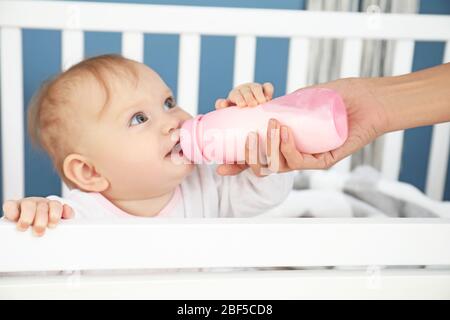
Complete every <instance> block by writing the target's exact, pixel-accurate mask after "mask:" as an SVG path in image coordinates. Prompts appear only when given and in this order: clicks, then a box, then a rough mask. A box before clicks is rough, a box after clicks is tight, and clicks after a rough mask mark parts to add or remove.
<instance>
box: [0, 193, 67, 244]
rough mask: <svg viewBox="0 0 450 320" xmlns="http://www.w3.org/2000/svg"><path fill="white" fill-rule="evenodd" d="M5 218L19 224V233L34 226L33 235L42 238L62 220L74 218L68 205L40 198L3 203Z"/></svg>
mask: <svg viewBox="0 0 450 320" xmlns="http://www.w3.org/2000/svg"><path fill="white" fill-rule="evenodd" d="M3 213H4V217H5V218H6V219H8V220H10V221H13V222H17V229H18V230H19V231H26V230H27V229H28V227H30V226H32V228H33V234H34V235H36V236H38V237H40V236H43V235H44V233H45V229H46V228H47V227H48V228H55V227H56V225H57V224H58V222H59V220H61V219H71V218H73V215H74V213H73V210H72V208H71V207H70V206H68V205H67V204H62V203H61V202H59V201H56V200H50V199H47V198H40V197H29V198H24V199H21V200H8V201H5V202H4V203H3Z"/></svg>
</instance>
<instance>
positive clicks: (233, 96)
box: [228, 90, 245, 107]
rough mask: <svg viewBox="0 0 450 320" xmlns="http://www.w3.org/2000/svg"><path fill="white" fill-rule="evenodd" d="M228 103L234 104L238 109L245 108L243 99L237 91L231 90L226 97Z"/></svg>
mask: <svg viewBox="0 0 450 320" xmlns="http://www.w3.org/2000/svg"><path fill="white" fill-rule="evenodd" d="M228 101H230V102H232V103H234V104H235V105H237V106H238V107H245V99H244V97H243V96H242V94H241V92H240V91H239V90H233V91H231V92H230V94H229V95H228Z"/></svg>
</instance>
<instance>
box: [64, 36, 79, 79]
mask: <svg viewBox="0 0 450 320" xmlns="http://www.w3.org/2000/svg"><path fill="white" fill-rule="evenodd" d="M83 57H84V34H83V32H82V31H78V30H63V32H62V70H67V69H69V68H70V67H71V66H73V65H74V64H76V63H78V62H80V61H81V60H83Z"/></svg>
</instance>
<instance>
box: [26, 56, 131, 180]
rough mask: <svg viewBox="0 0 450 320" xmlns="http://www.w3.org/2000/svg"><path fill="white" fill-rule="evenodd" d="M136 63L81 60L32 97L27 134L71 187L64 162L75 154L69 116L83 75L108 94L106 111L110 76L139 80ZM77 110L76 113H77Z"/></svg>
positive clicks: (114, 59) (101, 58)
mask: <svg viewBox="0 0 450 320" xmlns="http://www.w3.org/2000/svg"><path fill="white" fill-rule="evenodd" d="M134 63H135V62H134V61H132V60H129V59H126V58H123V57H121V56H119V55H101V56H97V57H93V58H89V59H86V60H83V61H81V62H80V63H78V64H76V65H74V66H72V67H71V68H70V69H68V70H67V71H65V72H62V73H60V74H58V75H56V76H55V77H54V78H52V79H50V80H48V81H45V82H44V83H43V84H42V85H41V87H40V88H39V90H38V91H37V92H36V93H35V94H34V96H33V97H32V99H31V101H30V104H29V107H28V132H29V135H30V137H31V140H32V142H33V143H34V144H35V145H37V146H39V147H41V148H42V149H43V150H44V151H45V152H47V154H48V155H49V157H50V159H51V160H52V162H53V166H54V167H55V169H56V171H57V172H58V174H59V176H60V177H61V179H63V181H64V182H65V183H66V184H67V185H68V186H69V187H75V186H74V184H73V183H72V182H70V181H69V180H68V179H67V178H66V176H65V175H64V170H63V163H64V159H65V158H66V157H67V156H68V155H69V154H70V153H72V152H73V150H74V140H75V139H67V138H66V137H68V136H74V135H76V132H75V131H76V130H75V126H74V125H73V121H71V118H70V116H71V115H74V114H76V112H75V113H74V109H76V108H77V106H76V105H74V101H73V100H74V97H76V92H77V90H80V88H81V87H80V86H79V84H80V82H81V81H83V79H84V78H83V76H86V75H90V76H92V77H94V79H95V80H96V81H97V82H98V83H99V84H100V87H101V88H102V89H103V90H104V93H105V97H106V99H105V103H104V105H103V108H105V107H106V106H107V105H108V103H109V100H110V96H111V94H110V92H111V90H112V89H111V87H110V84H109V82H108V78H109V77H108V76H110V75H116V76H118V77H121V78H122V77H123V75H124V73H126V74H128V75H132V78H133V79H134V80H135V83H136V79H137V71H136V69H135V68H134V67H133V64H134ZM75 111H76V110H75Z"/></svg>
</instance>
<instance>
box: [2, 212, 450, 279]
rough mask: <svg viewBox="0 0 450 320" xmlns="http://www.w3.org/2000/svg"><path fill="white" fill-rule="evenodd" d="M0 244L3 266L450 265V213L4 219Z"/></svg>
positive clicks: (28, 268) (26, 268)
mask: <svg viewBox="0 0 450 320" xmlns="http://www.w3.org/2000/svg"><path fill="white" fill-rule="evenodd" d="M80 235H82V237H80ZM249 235H251V241H250V240H249ZM268 235H270V236H268ZM0 243H9V244H10V245H8V246H4V247H2V250H0V272H12V271H15V272H18V271H39V270H42V271H43V270H49V271H50V270H89V269H93V270H109V269H146V268H202V267H205V268H209V267H249V266H259V267H269V266H270V267H281V266H330V265H332V266H346V265H351V266H376V265H396V266H405V265H450V250H448V248H449V246H450V220H449V219H445V218H442V219H436V218H429V219H420V218H417V219H404V218H389V219H370V218H366V219H364V218H359V219H354V218H350V219H345V218H337V219H326V218H321V219H317V218H310V219H308V218H303V219H295V218H294V219H292V218H283V219H277V218H275V219H274V218H261V219H237V218H236V219H147V220H145V219H142V220H139V221H136V220H131V219H122V220H109V221H105V220H103V221H95V220H89V221H88V222H87V221H83V219H79V220H65V221H62V222H61V223H60V225H59V226H58V228H56V229H51V230H47V233H46V235H45V236H44V237H42V238H40V239H36V238H35V237H33V236H32V234H31V231H28V233H27V234H22V233H19V232H17V230H16V228H15V224H14V223H12V222H9V221H5V220H0Z"/></svg>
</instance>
